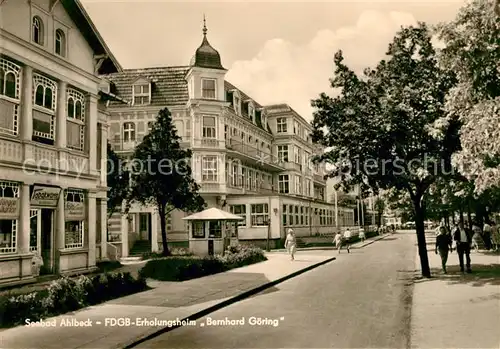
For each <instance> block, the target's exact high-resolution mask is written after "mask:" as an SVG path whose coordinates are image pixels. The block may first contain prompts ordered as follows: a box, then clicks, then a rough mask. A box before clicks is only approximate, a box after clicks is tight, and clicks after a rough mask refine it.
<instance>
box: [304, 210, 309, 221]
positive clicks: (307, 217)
mask: <svg viewBox="0 0 500 349" xmlns="http://www.w3.org/2000/svg"><path fill="white" fill-rule="evenodd" d="M305 212H306V214H305V224H306V225H309V207H306V208H305Z"/></svg>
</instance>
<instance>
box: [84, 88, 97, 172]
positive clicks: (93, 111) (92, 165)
mask: <svg viewBox="0 0 500 349" xmlns="http://www.w3.org/2000/svg"><path fill="white" fill-rule="evenodd" d="M88 99H89V101H88V103H87V106H88V112H87V115H86V117H87V135H88V137H87V139H88V142H87V144H88V147H89V148H88V149H89V171H90V174H96V171H97V96H95V95H90V96H89V98H88Z"/></svg>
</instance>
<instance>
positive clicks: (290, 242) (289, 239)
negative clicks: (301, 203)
mask: <svg viewBox="0 0 500 349" xmlns="http://www.w3.org/2000/svg"><path fill="white" fill-rule="evenodd" d="M285 248H286V250H287V251H288V253H289V254H290V258H291V260H292V261H293V260H294V259H295V251H296V250H297V241H296V239H295V233H294V232H293V230H292V229H288V234H287V236H286V240H285Z"/></svg>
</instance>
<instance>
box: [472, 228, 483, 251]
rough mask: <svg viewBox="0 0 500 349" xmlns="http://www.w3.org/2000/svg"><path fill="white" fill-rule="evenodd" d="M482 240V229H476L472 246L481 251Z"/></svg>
mask: <svg viewBox="0 0 500 349" xmlns="http://www.w3.org/2000/svg"><path fill="white" fill-rule="evenodd" d="M481 240H483V237H482V236H481V233H480V231H478V230H476V231H474V233H473V235H472V248H473V249H474V251H476V252H479V244H480V242H481Z"/></svg>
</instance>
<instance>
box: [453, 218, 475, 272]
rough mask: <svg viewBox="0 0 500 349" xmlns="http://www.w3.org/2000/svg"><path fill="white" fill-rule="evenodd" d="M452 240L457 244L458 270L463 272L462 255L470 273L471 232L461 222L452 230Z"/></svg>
mask: <svg viewBox="0 0 500 349" xmlns="http://www.w3.org/2000/svg"><path fill="white" fill-rule="evenodd" d="M453 240H455V241H456V244H457V254H458V262H459V263H460V271H461V272H462V273H463V272H464V255H465V259H466V266H467V272H468V273H472V270H471V267H470V246H471V243H472V234H471V232H469V231H468V230H466V229H465V227H464V225H463V223H460V225H459V226H458V228H456V229H455V231H454V232H453Z"/></svg>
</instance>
